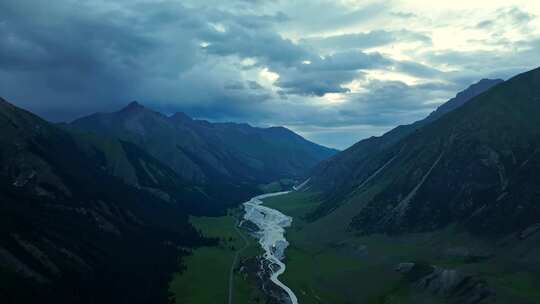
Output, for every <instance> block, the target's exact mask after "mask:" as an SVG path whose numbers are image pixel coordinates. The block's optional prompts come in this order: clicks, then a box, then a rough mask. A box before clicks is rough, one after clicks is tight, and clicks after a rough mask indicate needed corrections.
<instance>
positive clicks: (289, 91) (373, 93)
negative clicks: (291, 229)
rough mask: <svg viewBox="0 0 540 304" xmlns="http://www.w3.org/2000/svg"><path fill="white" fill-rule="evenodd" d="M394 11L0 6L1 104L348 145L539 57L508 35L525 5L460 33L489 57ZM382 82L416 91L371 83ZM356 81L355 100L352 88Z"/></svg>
mask: <svg viewBox="0 0 540 304" xmlns="http://www.w3.org/2000/svg"><path fill="white" fill-rule="evenodd" d="M396 9H398V10H397V11H396V10H394V8H393V7H392V3H391V2H380V1H378V2H375V1H367V2H362V3H356V2H351V1H324V0H318V1H311V0H309V1H307V0H299V1H262V0H261V1H258V0H256V1H248V0H231V1H226V2H225V1H220V0H205V1H195V0H185V1H172V0H171V1H167V0H163V1H146V0H117V1H105V0H95V1H82V0H56V1H44V0H34V1H30V0H2V1H0V96H3V97H5V98H7V99H9V100H11V101H13V102H15V103H16V104H17V105H19V106H23V107H26V108H28V109H30V110H32V111H34V112H37V113H38V114H40V115H43V116H45V117H46V118H48V119H51V120H69V119H73V118H75V117H77V116H81V115H87V114H89V113H91V112H95V111H111V110H116V109H118V108H120V107H122V106H124V105H125V104H126V103H127V102H128V101H131V100H139V101H140V102H142V103H144V104H146V105H148V106H150V107H153V108H154V109H156V110H160V111H163V112H165V113H173V112H176V111H185V112H187V113H188V114H190V115H192V116H195V117H200V118H207V119H211V120H218V121H223V120H234V121H247V122H251V123H254V124H261V125H276V124H283V125H288V126H291V127H293V128H294V129H295V130H300V131H302V132H305V133H304V134H309V135H310V136H311V138H313V139H320V140H322V142H323V143H325V142H326V143H335V144H338V142H339V145H340V147H344V146H343V145H344V143H347V144H348V143H352V141H354V140H357V139H359V138H361V137H363V136H365V135H372V134H373V132H375V133H378V132H380V131H381V130H383V129H387V128H389V127H390V126H392V125H395V124H397V123H406V122H410V121H412V120H415V119H418V118H421V117H422V116H423V115H424V114H426V113H427V112H429V111H430V110H431V109H433V108H434V107H435V105H436V104H437V103H439V102H441V101H443V100H444V99H447V97H449V96H451V95H453V93H455V92H456V91H457V90H458V89H462V88H464V87H466V86H467V85H469V84H470V83H472V82H476V81H477V80H478V79H480V78H485V77H492V78H495V77H497V78H498V77H507V76H510V75H511V74H512V73H517V72H521V71H524V70H526V69H529V68H531V62H532V61H533V59H534V58H538V54H540V43H538V41H540V40H535V39H524V40H523V41H517V42H516V41H515V40H512V39H510V38H508V37H505V36H504V35H502V34H501V32H504V31H503V30H505V29H509V30H513V31H519V32H525V33H526V32H527V31H528V30H530V27H531V26H532V24H533V23H532V21H533V20H535V18H536V17H535V16H534V15H532V14H530V13H528V12H525V11H523V10H522V9H520V8H516V7H509V8H502V9H499V10H497V11H495V12H494V13H493V14H488V15H487V16H483V18H482V19H476V20H479V22H474V23H470V21H467V23H466V24H465V25H463V27H466V26H469V28H470V27H475V26H478V27H480V28H481V29H480V30H481V31H485V32H486V33H487V36H486V37H487V38H485V39H486V40H485V41H476V42H471V43H480V44H482V45H486V46H490V45H492V46H501V45H503V46H505V48H504V50H502V51H491V52H487V51H478V50H476V51H465V50H458V49H456V50H448V49H440V48H437V50H436V51H435V50H434V49H433V48H431V45H432V44H433V43H434V41H432V40H431V35H432V32H431V31H430V30H429V29H430V27H433V26H436V25H437V21H436V20H435V21H433V24H431V23H430V24H429V26H428V27H427V28H423V29H422V30H420V29H419V28H417V27H414V26H412V25H413V24H415V23H419V22H422V20H426V18H425V16H421V15H415V14H413V13H409V12H401V11H400V10H399V9H400V8H398V7H396ZM415 13H416V12H415ZM384 18H389V19H384ZM381 20H383V22H382V23H381ZM370 22H375V24H376V25H373V24H370ZM377 22H378V23H377ZM394 22H395V23H396V25H395V26H389V27H388V28H387V27H386V26H385V25H386V24H389V25H392V24H394ZM430 22H432V21H430ZM379 25H383V26H379ZM424 30H426V31H424ZM475 30H479V29H478V28H477V27H475ZM344 33H345V34H344ZM499 36H500V37H499ZM474 38H475V39H476V37H474ZM480 39H484V37H480ZM402 45H406V46H408V47H411V48H412V49H409V50H407V51H405V52H404V53H401V54H402V55H403V54H405V56H403V57H400V58H407V60H405V59H402V60H397V59H396V58H392V57H391V55H389V54H394V53H395V54H400V52H399V51H400V50H401V49H400V47H401V46H402ZM411 45H412V46H411ZM374 48H376V50H377V52H375V51H374ZM394 48H395V50H397V52H393V51H392V50H394ZM385 51H386V52H385ZM531 58H532V59H531ZM443 67H449V68H447V69H444V70H440V69H443ZM373 71H376V72H377V73H371V72H373ZM380 73H383V74H384V73H387V74H389V75H390V76H391V77H394V76H395V75H396V74H397V76H396V77H397V79H409V78H416V80H419V81H418V82H417V83H419V84H418V85H412V84H409V85H407V84H406V83H404V82H400V81H385V80H382V79H379V80H377V79H373V77H375V78H376V77H378V76H377V75H379V74H380ZM374 75H375V76H374ZM385 76H386V75H385ZM399 76H401V77H403V76H406V78H400V77H399ZM391 77H390V78H391ZM352 81H356V82H359V83H361V90H359V91H350V89H349V88H347V87H350V86H348V85H347V84H349V83H351V82H352ZM412 83H416V82H414V81H413V82H412ZM328 93H339V94H341V95H340V96H339V97H340V98H341V100H340V101H339V103H336V104H331V105H330V104H329V103H331V102H332V101H331V100H328V99H327V97H328V96H325V95H326V94H328ZM339 94H337V95H339ZM355 132H358V133H355ZM370 132H371V134H370ZM336 134H342V135H343V136H344V138H345V139H343V140H342V139H337V136H336ZM354 134H357V136H355V135H354Z"/></svg>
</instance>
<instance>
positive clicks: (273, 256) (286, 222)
mask: <svg viewBox="0 0 540 304" xmlns="http://www.w3.org/2000/svg"><path fill="white" fill-rule="evenodd" d="M289 192H290V191H284V192H275V193H267V194H263V195H259V196H256V197H254V198H252V199H251V200H249V201H248V202H245V203H244V210H245V214H244V220H246V221H250V222H252V223H253V224H255V225H256V226H257V227H258V228H259V230H258V231H256V232H254V234H255V236H256V237H257V238H258V239H259V244H260V245H261V247H262V249H263V250H264V254H263V258H264V259H265V260H266V261H267V262H268V263H267V265H268V266H267V267H268V269H269V270H270V273H271V276H270V280H271V281H272V282H274V283H275V284H276V285H277V286H279V287H280V288H281V289H283V290H284V291H285V292H286V293H287V295H288V297H289V298H290V302H291V303H292V304H298V299H297V298H296V295H295V294H294V292H293V291H292V290H291V289H290V288H289V287H288V286H287V285H285V284H283V283H282V282H281V281H280V280H279V276H280V275H282V274H283V273H284V272H285V269H286V268H287V267H286V266H285V263H283V259H284V258H285V249H286V248H287V247H288V246H289V242H287V240H286V239H285V228H287V227H289V226H291V224H292V218H291V217H290V216H287V215H285V214H283V213H281V212H279V211H277V210H275V209H272V208H268V207H266V206H263V205H262V203H263V202H262V200H263V199H265V198H269V197H273V196H278V195H284V194H287V193H289Z"/></svg>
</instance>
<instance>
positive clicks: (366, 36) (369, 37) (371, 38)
mask: <svg viewBox="0 0 540 304" xmlns="http://www.w3.org/2000/svg"><path fill="white" fill-rule="evenodd" d="M300 42H301V43H304V44H307V45H310V46H312V47H316V48H318V49H322V50H336V49H339V50H344V49H368V48H373V47H378V46H383V45H387V44H391V43H399V42H417V43H422V44H430V43H431V38H430V37H429V36H428V35H425V34H423V33H417V32H411V31H408V30H399V31H385V30H374V31H369V32H364V33H351V34H342V35H333V36H326V37H311V38H306V39H302V40H300Z"/></svg>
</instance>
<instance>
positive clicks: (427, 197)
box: [311, 69, 540, 234]
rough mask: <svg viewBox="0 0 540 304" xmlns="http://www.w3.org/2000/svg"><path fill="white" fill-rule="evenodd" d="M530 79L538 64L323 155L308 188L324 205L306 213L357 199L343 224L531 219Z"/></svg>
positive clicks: (538, 142)
mask: <svg viewBox="0 0 540 304" xmlns="http://www.w3.org/2000/svg"><path fill="white" fill-rule="evenodd" d="M539 82H540V69H536V70H533V71H530V72H527V73H524V74H521V75H518V76H516V77H514V78H512V79H510V80H508V81H506V82H501V81H499V80H495V81H489V80H484V81H481V82H479V83H477V84H475V85H473V86H471V87H470V88H469V89H467V90H466V91H464V92H463V93H461V94H458V95H457V96H456V98H454V99H452V100H451V101H449V102H448V103H446V104H445V105H443V106H441V107H440V108H439V109H438V110H437V111H435V112H434V113H432V114H431V115H430V116H429V117H428V118H426V119H425V120H422V121H419V122H417V123H414V124H412V125H408V126H402V127H398V128H396V129H394V130H392V131H390V132H389V133H387V134H385V135H383V136H382V137H379V138H370V139H367V140H365V141H361V142H359V143H358V144H356V145H354V146H353V147H351V148H350V149H348V150H347V151H344V152H343V153H341V154H339V155H337V156H335V157H334V158H331V159H329V160H327V161H324V162H323V163H322V164H320V165H319V166H318V167H317V168H316V169H315V170H314V173H313V175H312V179H311V185H312V186H313V187H315V188H317V189H319V190H321V191H322V192H323V193H324V196H325V197H326V203H325V204H322V205H321V206H320V208H319V209H318V210H316V211H315V212H314V214H313V216H315V217H317V216H323V215H324V214H326V213H328V212H331V210H333V209H335V208H337V207H338V206H339V205H340V204H343V203H345V202H354V201H355V200H357V198H359V197H362V199H361V201H362V204H361V207H360V206H359V208H358V214H357V215H356V216H355V217H354V219H353V221H352V222H351V227H352V228H354V229H358V230H360V231H362V232H364V233H373V232H388V233H400V232H415V231H429V230H434V229H438V228H442V227H444V226H446V225H448V224H451V223H456V222H459V223H462V224H464V225H466V226H467V227H468V228H469V229H470V230H471V231H475V232H478V233H484V234H491V233H495V234H503V233H510V232H515V231H521V230H524V229H527V228H529V227H530V226H531V225H534V224H536V223H537V221H538V218H539V217H540V214H539V213H538V210H539V209H538V204H537V202H538V201H539V199H540V197H539V193H538V191H537V190H538V189H539V186H540V185H539V184H538V181H540V179H538V178H536V176H535V174H534V173H533V172H536V171H537V169H538V162H537V157H535V156H536V155H537V153H538V150H539V148H540V128H539V124H538V120H537V117H539V116H538V114H539V113H540V103H539V102H538V100H539V98H540V91H539V89H538V85H537V84H538V83H539ZM444 112H446V113H444ZM439 113H440V114H439ZM441 114H443V115H441ZM368 192H369V193H370V194H369V195H368V196H369V198H367V197H366V196H365V194H366V193H368Z"/></svg>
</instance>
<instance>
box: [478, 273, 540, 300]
mask: <svg viewBox="0 0 540 304" xmlns="http://www.w3.org/2000/svg"><path fill="white" fill-rule="evenodd" d="M488 282H489V283H491V284H492V285H493V286H495V287H496V288H498V289H500V290H503V291H505V292H507V293H509V294H511V295H514V296H515V297H517V298H523V299H527V300H530V301H533V302H534V303H540V284H539V281H538V278H537V277H535V276H534V275H533V274H532V273H528V272H515V273H508V274H501V275H496V276H493V277H489V278H488Z"/></svg>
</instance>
